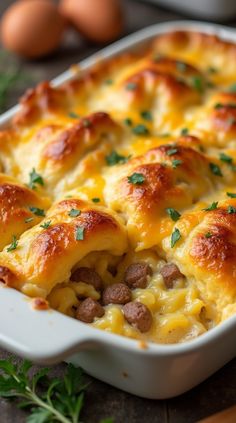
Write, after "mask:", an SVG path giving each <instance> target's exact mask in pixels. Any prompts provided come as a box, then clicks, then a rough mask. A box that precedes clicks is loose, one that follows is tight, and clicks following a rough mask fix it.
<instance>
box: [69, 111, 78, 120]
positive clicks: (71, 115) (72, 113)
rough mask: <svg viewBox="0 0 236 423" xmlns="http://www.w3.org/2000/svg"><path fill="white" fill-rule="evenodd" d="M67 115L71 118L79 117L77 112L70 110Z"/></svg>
mask: <svg viewBox="0 0 236 423" xmlns="http://www.w3.org/2000/svg"><path fill="white" fill-rule="evenodd" d="M68 116H69V117H70V118H72V119H79V118H80V116H79V115H78V114H77V113H75V112H70V113H69V114H68Z"/></svg>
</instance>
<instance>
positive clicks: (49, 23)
mask: <svg viewBox="0 0 236 423" xmlns="http://www.w3.org/2000/svg"><path fill="white" fill-rule="evenodd" d="M64 28H65V20H64V18H63V17H62V16H61V15H60V13H59V12H58V9H57V7H56V6H55V5H54V4H53V3H52V2H51V1H50V0H20V1H17V2H16V3H14V4H13V5H12V6H10V7H9V8H8V9H7V11H6V12H5V13H4V15H3V17H2V20H1V26H0V35H1V41H2V44H3V46H4V47H5V48H6V49H8V50H10V51H12V52H14V53H17V54H19V55H21V56H23V57H26V58H37V57H41V56H45V55H47V54H49V53H51V52H52V51H53V50H55V49H56V48H57V47H58V45H59V43H60V40H61V38H62V34H63V31H64Z"/></svg>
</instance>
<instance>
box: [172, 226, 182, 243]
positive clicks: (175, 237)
mask: <svg viewBox="0 0 236 423" xmlns="http://www.w3.org/2000/svg"><path fill="white" fill-rule="evenodd" d="M180 238H181V233H180V231H179V229H177V228H175V230H174V232H173V233H172V235H171V242H170V245H171V248H173V247H174V246H175V244H176V242H177V241H179V239H180Z"/></svg>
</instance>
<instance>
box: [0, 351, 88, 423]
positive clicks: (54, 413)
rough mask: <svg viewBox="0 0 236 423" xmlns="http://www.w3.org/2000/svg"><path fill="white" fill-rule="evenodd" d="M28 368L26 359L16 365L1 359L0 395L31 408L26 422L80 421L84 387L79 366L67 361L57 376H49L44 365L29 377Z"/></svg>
mask: <svg viewBox="0 0 236 423" xmlns="http://www.w3.org/2000/svg"><path fill="white" fill-rule="evenodd" d="M31 368H32V364H31V363H30V362H29V361H28V360H25V361H23V363H21V364H19V365H17V364H15V363H14V362H13V360H11V359H8V360H0V370H1V374H0V396H1V397H4V398H7V399H14V398H15V399H19V400H20V403H19V404H18V406H19V407H20V408H26V409H28V410H29V411H30V415H29V417H28V418H27V423H49V422H50V423H51V422H54V421H55V422H61V423H79V422H80V421H81V420H80V414H81V411H82V407H83V403H84V390H85V388H86V385H85V384H84V383H83V380H82V371H81V369H79V368H76V367H74V366H73V365H71V364H69V365H68V367H67V370H66V374H65V376H64V377H63V378H62V379H59V378H48V372H49V369H47V368H42V369H41V370H39V371H38V372H37V373H34V374H33V376H32V377H30V376H29V371H30V369H31ZM39 387H40V389H39Z"/></svg>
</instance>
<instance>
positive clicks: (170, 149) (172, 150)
mask: <svg viewBox="0 0 236 423" xmlns="http://www.w3.org/2000/svg"><path fill="white" fill-rule="evenodd" d="M176 153H178V148H175V147H174V148H169V150H167V152H166V154H167V155H168V156H173V155H174V154H176Z"/></svg>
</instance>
